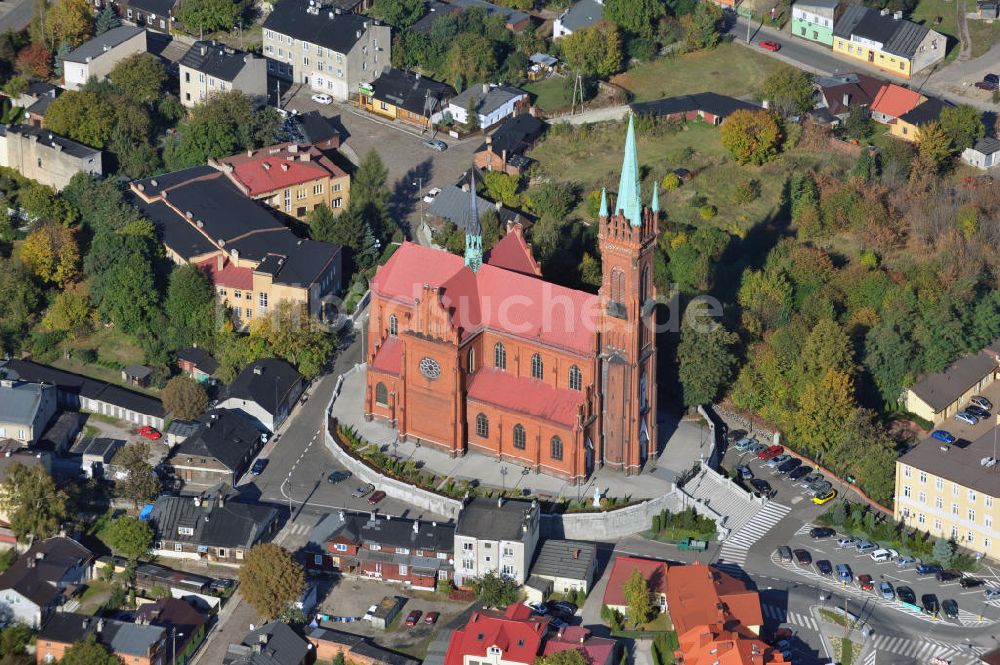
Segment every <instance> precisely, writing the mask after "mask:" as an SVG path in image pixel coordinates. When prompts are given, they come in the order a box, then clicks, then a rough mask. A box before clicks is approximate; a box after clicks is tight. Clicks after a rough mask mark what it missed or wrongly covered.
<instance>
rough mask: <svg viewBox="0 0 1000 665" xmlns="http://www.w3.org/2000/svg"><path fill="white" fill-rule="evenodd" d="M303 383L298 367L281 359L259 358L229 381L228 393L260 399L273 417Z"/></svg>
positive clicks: (258, 400)
mask: <svg viewBox="0 0 1000 665" xmlns="http://www.w3.org/2000/svg"><path fill="white" fill-rule="evenodd" d="M301 382H302V376H301V375H300V374H299V373H298V372H296V371H295V368H294V367H292V366H291V365H289V364H288V363H286V362H285V361H284V360H281V359H279V358H262V359H261V360H255V361H253V362H252V363H250V364H249V365H247V366H246V367H244V368H243V371H242V372H240V373H239V374H238V375H237V376H236V378H235V379H233V382H232V383H230V384H229V388H228V389H227V396H228V397H230V398H235V399H245V400H248V401H253V402H256V403H257V404H258V405H259V406H260V407H261V408H262V409H264V410H265V411H267V412H268V413H269V414H271V415H272V416H273V415H274V414H276V413H277V412H278V407H279V405H281V404H283V403H284V402H285V401H286V399H287V398H288V395H289V394H290V393H291V392H292V391H293V390H294V389H295V388H296V387H297V386H298V385H299V384H300V383H301Z"/></svg>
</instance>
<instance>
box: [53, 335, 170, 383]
mask: <svg viewBox="0 0 1000 665" xmlns="http://www.w3.org/2000/svg"><path fill="white" fill-rule="evenodd" d="M63 348H64V349H68V350H69V351H70V355H71V357H70V358H69V359H66V358H62V357H60V358H59V359H58V360H55V361H54V362H53V363H52V364H53V365H54V366H55V367H58V368H59V369H64V370H66V371H68V372H76V373H78V374H83V375H85V376H89V377H92V378H95V379H99V380H101V381H107V382H109V383H117V384H121V382H122V376H121V371H120V370H119V369H118V368H119V367H122V366H124V365H141V364H142V362H143V360H144V355H143V352H142V349H140V348H139V347H138V346H137V345H136V344H135V342H134V341H133V340H132V339H131V338H130V337H128V336H127V335H125V334H123V333H121V332H119V331H118V330H116V329H115V328H104V327H102V328H99V329H98V330H95V331H94V332H93V333H91V334H90V335H86V336H84V337H81V338H79V339H76V340H72V341H69V340H68V341H66V342H63ZM85 349H92V350H94V351H95V352H96V353H97V360H98V362H97V363H86V362H83V361H82V360H81V359H80V357H81V354H80V353H79V352H80V351H83V350H85ZM98 363H99V364H98ZM132 389H133V390H138V391H139V392H146V393H149V394H151V395H155V394H157V393H156V391H154V390H144V389H142V388H132Z"/></svg>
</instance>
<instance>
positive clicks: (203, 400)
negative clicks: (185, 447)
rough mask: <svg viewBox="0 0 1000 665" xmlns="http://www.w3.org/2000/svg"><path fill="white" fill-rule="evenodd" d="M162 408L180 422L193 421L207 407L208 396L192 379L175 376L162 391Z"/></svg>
mask: <svg viewBox="0 0 1000 665" xmlns="http://www.w3.org/2000/svg"><path fill="white" fill-rule="evenodd" d="M163 406H164V407H166V409H167V412H168V413H172V414H173V415H174V416H176V417H177V418H180V419H181V420H195V419H196V418H197V417H198V416H200V415H201V414H202V413H203V412H204V411H205V409H206V408H207V407H208V394H207V393H206V392H205V389H204V388H203V387H202V386H201V384H200V383H198V382H197V381H195V380H194V379H192V378H190V377H187V376H175V377H174V378H172V379H170V380H169V381H167V386H166V387H165V388H164V389H163Z"/></svg>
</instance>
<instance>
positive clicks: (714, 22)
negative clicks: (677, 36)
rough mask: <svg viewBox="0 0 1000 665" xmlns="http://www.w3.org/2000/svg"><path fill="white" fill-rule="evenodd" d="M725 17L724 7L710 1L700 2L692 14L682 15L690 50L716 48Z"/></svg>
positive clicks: (685, 39) (686, 44) (682, 23)
mask: <svg viewBox="0 0 1000 665" xmlns="http://www.w3.org/2000/svg"><path fill="white" fill-rule="evenodd" d="M724 19H725V14H723V12H722V9H721V8H720V7H719V6H718V5H715V4H713V3H710V2H700V3H698V4H697V5H696V6H695V9H694V11H693V12H691V13H690V14H687V15H685V16H682V17H681V27H682V28H683V29H684V43H685V46H687V48H688V49H689V50H698V49H710V48H715V46H716V45H717V44H718V43H719V35H720V30H721V27H722V24H723V22H724Z"/></svg>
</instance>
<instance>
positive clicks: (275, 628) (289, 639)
mask: <svg viewBox="0 0 1000 665" xmlns="http://www.w3.org/2000/svg"><path fill="white" fill-rule="evenodd" d="M257 645H259V646H260V649H259V653H258V650H257V649H255V648H254V647H255V646H257ZM240 647H242V648H240ZM308 652H309V645H308V642H306V641H305V639H303V638H302V637H299V635H298V634H296V633H295V631H294V630H292V629H291V628H289V627H288V626H287V625H286V624H284V623H282V622H280V621H272V622H271V623H268V624H264V625H263V626H261V627H260V628H257V629H256V630H252V631H250V632H249V633H247V636H246V637H245V638H243V642H242V643H241V644H230V645H229V650H228V652H227V653H226V656H225V658H224V659H223V661H222V662H223V663H224V664H225V665H235V664H239V665H299V664H300V663H302V662H303V661H304V660H305V658H306V654H307V653H308Z"/></svg>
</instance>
